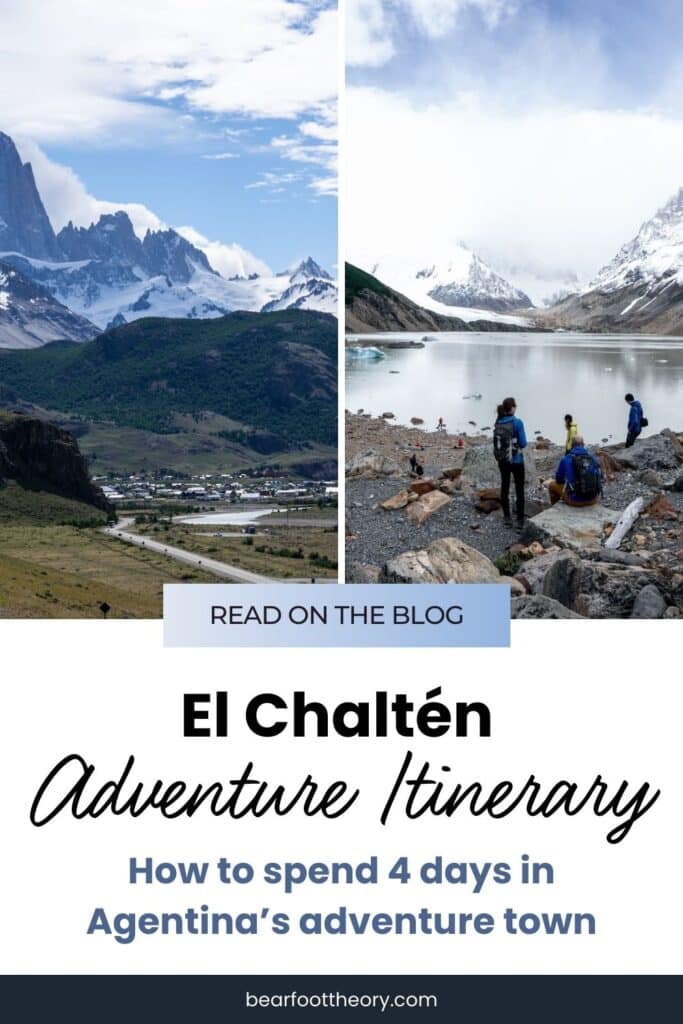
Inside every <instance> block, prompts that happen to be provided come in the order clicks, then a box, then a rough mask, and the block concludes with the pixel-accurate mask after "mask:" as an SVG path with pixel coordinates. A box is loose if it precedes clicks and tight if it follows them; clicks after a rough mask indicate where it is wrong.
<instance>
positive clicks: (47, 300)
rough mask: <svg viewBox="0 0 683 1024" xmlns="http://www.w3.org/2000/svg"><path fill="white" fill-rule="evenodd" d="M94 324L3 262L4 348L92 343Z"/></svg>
mask: <svg viewBox="0 0 683 1024" xmlns="http://www.w3.org/2000/svg"><path fill="white" fill-rule="evenodd" d="M97 333H98V331H97V328H96V327H95V325H94V324H91V323H89V322H88V321H87V320H84V319H83V318H82V317H80V316H77V315H76V314H75V313H72V312H71V310H70V309H67V308H66V306H63V305H62V304H61V303H60V302H57V300H56V299H55V298H54V297H53V296H52V295H51V294H50V292H48V291H47V290H46V289H45V288H43V287H41V286H40V285H37V284H35V283H34V282H33V281H31V280H29V279H28V278H27V277H25V276H24V275H23V274H20V273H19V271H18V270H16V269H15V268H14V267H12V266H10V265H9V264H7V263H3V262H0V348H38V347H39V346H40V345H45V344H47V342H49V341H58V340H60V339H64V338H70V339H71V340H74V341H89V340H90V338H94V337H95V335H96V334H97Z"/></svg>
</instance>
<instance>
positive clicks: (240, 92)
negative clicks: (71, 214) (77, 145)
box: [0, 0, 337, 142]
mask: <svg viewBox="0 0 683 1024" xmlns="http://www.w3.org/2000/svg"><path fill="white" fill-rule="evenodd" d="M336 25H337V15H336V10H333V9H322V10H321V5H320V3H319V2H317V0H299V2H288V0H249V2H248V3H246V2H244V3H234V2H232V3H226V2H225V0H194V2H193V3H192V4H191V5H189V4H188V3H187V0H165V2H164V4H163V5H162V6H160V5H159V4H158V3H157V2H156V0H118V2H117V3H116V4H113V3H111V2H110V0H89V2H88V4H87V5H84V4H83V2H82V0H60V2H59V3H54V0H32V2H31V3H30V4H28V3H22V2H20V0H10V2H8V3H4V4H3V11H2V36H1V37H0V68H1V70H0V81H1V82H2V83H3V87H2V88H0V123H1V124H3V126H4V129H5V130H7V131H9V132H10V133H12V132H15V133H17V134H23V135H28V136H31V137H34V138H37V139H38V140H39V141H47V140H52V139H69V140H73V139H83V138H87V139H88V140H92V138H93V137H94V136H97V137H99V138H101V139H102V140H103V141H110V142H111V141H114V139H113V138H112V133H119V132H121V131H124V134H125V132H131V133H134V134H135V136H136V137H137V138H138V139H142V138H144V133H145V131H146V129H147V128H148V127H149V124H150V123H153V124H154V125H155V126H157V128H159V129H163V130H166V131H169V132H173V131H174V130H176V120H177V116H176V112H175V111H173V110H170V109H168V108H162V107H160V106H159V104H157V103H154V102H153V101H154V100H157V99H158V100H161V101H163V102H168V101H170V100H178V99H181V98H182V99H185V100H186V101H187V103H188V104H189V105H190V106H191V107H193V108H195V109H197V110H199V111H205V112H206V111H208V112H213V113H240V112H241V113H244V114H247V115H249V116H252V117H287V118H290V117H292V118H293V117H297V116H300V115H302V114H305V113H306V112H310V111H315V110H316V108H317V107H318V106H319V105H321V104H325V103H328V102H330V101H333V100H334V99H335V97H336V90H337V83H336V60H335V54H336V50H337V38H336Z"/></svg>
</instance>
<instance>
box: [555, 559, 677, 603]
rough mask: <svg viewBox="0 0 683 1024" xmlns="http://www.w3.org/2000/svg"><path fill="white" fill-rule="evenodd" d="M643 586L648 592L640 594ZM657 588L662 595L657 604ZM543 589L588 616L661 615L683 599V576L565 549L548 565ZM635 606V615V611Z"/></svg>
mask: <svg viewBox="0 0 683 1024" xmlns="http://www.w3.org/2000/svg"><path fill="white" fill-rule="evenodd" d="M643 590H646V591H647V593H646V594H645V595H644V596H643V597H641V593H642V591H643ZM654 591H656V592H657V594H659V595H660V596H661V597H662V600H663V601H664V606H663V607H662V606H661V603H660V602H657V603H656V605H655V601H654ZM541 592H542V594H543V595H544V596H545V597H551V598H553V600H555V601H559V602H560V603H561V604H563V605H564V606H565V607H566V608H569V609H571V611H574V612H578V614H579V615H583V616H585V617H586V618H589V619H625V618H629V617H632V616H633V617H635V618H661V617H662V615H663V614H664V610H665V608H666V606H667V604H672V605H674V606H679V605H680V604H681V603H682V602H683V577H682V576H681V575H680V574H678V573H671V574H668V575H665V574H664V573H661V572H659V571H657V570H656V569H650V568H646V567H639V566H631V565H621V564H618V563H610V562H602V561H590V560H588V559H584V558H579V557H578V556H577V555H576V554H575V553H574V552H571V551H566V552H564V553H563V555H562V557H559V558H558V559H557V560H556V561H555V562H554V564H553V565H552V566H551V567H550V568H549V569H548V572H547V573H546V574H545V577H544V579H543V583H542V587H541ZM634 610H635V615H634Z"/></svg>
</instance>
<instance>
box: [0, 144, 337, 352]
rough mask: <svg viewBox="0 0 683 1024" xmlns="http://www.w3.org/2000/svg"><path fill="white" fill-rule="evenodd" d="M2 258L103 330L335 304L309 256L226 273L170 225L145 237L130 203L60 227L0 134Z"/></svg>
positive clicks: (7, 338)
mask: <svg viewBox="0 0 683 1024" xmlns="http://www.w3.org/2000/svg"><path fill="white" fill-rule="evenodd" d="M0 259H2V260H3V261H4V262H5V263H6V264H9V265H11V266H13V267H14V268H15V269H16V270H17V271H18V272H19V273H20V274H22V275H23V276H24V277H26V278H28V279H30V280H32V281H34V282H35V283H36V284H37V285H39V286H41V287H42V288H44V289H46V290H47V291H48V292H49V293H50V294H51V295H52V296H53V297H54V298H55V299H56V300H57V301H58V302H59V303H61V304H62V305H63V306H66V307H67V308H68V309H69V310H70V311H71V312H72V313H73V314H75V315H76V316H77V317H80V318H84V319H86V320H88V321H90V322H91V323H93V324H95V325H96V328H99V329H100V330H106V329H107V328H109V327H110V326H112V325H117V324H120V323H121V322H122V321H125V322H130V321H133V320H136V319H138V318H139V317H142V316H168V317H181V316H187V317H189V318H192V319H203V318H215V317H221V316H225V315H226V314H228V313H230V312H233V311H234V310H238V309H250V310H261V309H264V310H265V311H266V312H269V311H273V310H276V309H285V308H289V307H290V306H291V307H296V308H305V309H311V308H312V309H319V310H321V311H323V312H329V313H335V312H336V300H337V289H336V285H335V283H334V282H333V280H332V278H331V277H330V275H329V274H328V273H327V271H325V270H323V268H322V267H320V266H319V265H318V264H317V263H316V262H315V261H314V260H313V259H312V258H311V257H308V258H306V259H303V260H301V261H300V262H299V263H298V264H297V265H296V266H295V267H293V268H290V270H289V271H285V272H283V273H281V274H271V275H270V276H268V275H265V276H264V275H256V274H254V275H250V276H249V277H248V278H243V277H233V278H230V279H228V278H224V277H223V276H222V275H221V274H219V273H218V271H216V270H215V269H214V268H213V267H212V266H211V263H210V261H209V259H208V257H207V255H206V253H205V252H204V251H203V250H201V249H199V248H198V247H197V246H195V245H194V244H193V243H192V242H191V241H190V240H189V239H187V238H186V237H185V236H184V235H182V234H181V233H180V232H178V231H176V230H175V229H173V228H161V229H158V230H151V229H148V230H147V232H146V234H145V235H144V237H143V238H139V237H138V236H137V234H136V233H135V230H134V228H133V224H132V222H131V220H130V217H129V216H128V214H127V213H126V211H125V210H118V211H116V212H115V213H106V214H102V215H101V216H100V217H99V219H98V220H97V221H93V222H91V224H90V225H89V226H88V227H84V226H76V225H74V223H73V222H72V221H70V222H69V223H68V224H67V225H65V227H63V228H62V229H61V231H59V233H58V234H55V232H54V231H53V229H52V225H51V223H50V220H49V218H48V216H47V213H46V212H45V208H44V206H43V204H42V200H41V198H40V194H39V191H38V189H37V187H36V184H35V181H34V178H33V172H32V170H31V166H30V164H22V162H21V159H20V157H19V153H18V151H17V149H16V146H15V145H14V143H13V141H12V139H11V138H10V137H9V136H8V135H5V134H2V133H0ZM67 328H68V324H65V331H66V333H65V337H66V338H71V339H73V340H79V341H80V340H82V333H81V330H80V329H79V328H76V329H75V331H74V332H73V333H69V332H68V330H67ZM33 333H34V336H35V337H36V338H37V339H39V338H40V337H41V331H39V330H38V331H34V332H33ZM48 333H49V332H48ZM39 343H40V342H39ZM14 344H15V335H14V333H13V332H5V334H4V336H3V332H2V328H1V326H0V345H4V346H5V347H13V346H14Z"/></svg>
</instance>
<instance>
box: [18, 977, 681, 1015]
mask: <svg viewBox="0 0 683 1024" xmlns="http://www.w3.org/2000/svg"><path fill="white" fill-rule="evenodd" d="M682 988H683V985H682V984H681V978H680V977H678V976H660V977H657V976H652V975H648V976H636V975H623V976H622V975H614V976H602V975H588V976H587V975H581V976H572V975H562V976H557V977H555V976H548V975H543V976H538V975H535V976H519V975H516V976H507V975H505V976H502V975H501V976H497V975H489V976H481V975H477V976H458V977H453V976H441V975H439V976H429V975H414V976H413V975H401V976H397V975H389V976H387V975H377V976H374V975H362V976H361V975H338V976H317V975H316V976H312V975H301V976H293V975H283V976H279V975H278V976H274V975H253V976H252V975H250V976H214V975H210V976H197V975H192V976H178V975H176V976H153V977H152V976H140V975H126V976H111V975H107V976H101V977H100V976H93V975H86V976H80V975H79V976H71V975H69V976H64V975H59V976H57V975H54V976H52V975H48V976H16V977H8V976H6V977H3V978H1V979H0V999H1V1000H2V1001H1V1003H0V1005H1V1006H2V1016H3V1019H4V1020H6V1021H8V1024H15V1022H16V1024H19V1022H21V1024H33V1022H34V1021H35V1022H36V1024H38V1022H40V1024H44V1022H45V1021H65V1022H68V1024H81V1022H82V1024H93V1022H96V1024H109V1022H110V1021H111V1022H114V1021H116V1022H117V1024H120V1022H122V1021H123V1022H125V1024H137V1022H141V1024H142V1022H145V1024H148V1022H163V1024H175V1022H176V1021H177V1022H182V1024H188V1022H198V1024H203V1022H205V1021H225V1022H226V1024H232V1022H233V1021H247V1022H248V1021H250V1020H254V1021H256V1020H266V1019H268V1020H272V1021H273V1022H274V1024H276V1022H278V1021H283V1022H284V1021H297V1022H301V1024H305V1022H306V1021H325V1020H326V1019H328V1018H329V1017H334V1018H335V1019H338V1018H340V1017H341V1016H342V1015H345V1016H346V1017H347V1018H348V1019H349V1021H351V1020H353V1019H354V1017H357V1018H359V1019H368V1018H369V1017H370V1016H373V1017H374V1018H375V1019H378V1020H379V1019H384V1020H387V1021H394V1022H397V1021H401V1020H405V1019H408V1018H409V1019H411V1020H416V1019H417V1016H416V1015H417V1014H420V1020H424V1021H426V1022H429V1021H434V1022H438V1021H461V1022H467V1024H469V1022H472V1024H488V1022H491V1024H504V1022H508V1021H511V1022H515V1024H516V1022H518V1021H519V1022H524V1024H536V1022H538V1024H549V1022H551V1024H564V1022H567V1024H569V1022H571V1024H593V1022H596V1024H598V1022H599V1024H605V1022H608V1021H619V1022H620V1024H622V1022H626V1024H630V1022H631V1021H633V1022H634V1024H635V1022H638V1024H642V1022H643V1021H654V1022H659V1021H665V1020H674V1019H677V1018H678V1015H679V1012H680V1005H681V1003H680V998H681V994H682V993H681V990H682Z"/></svg>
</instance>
